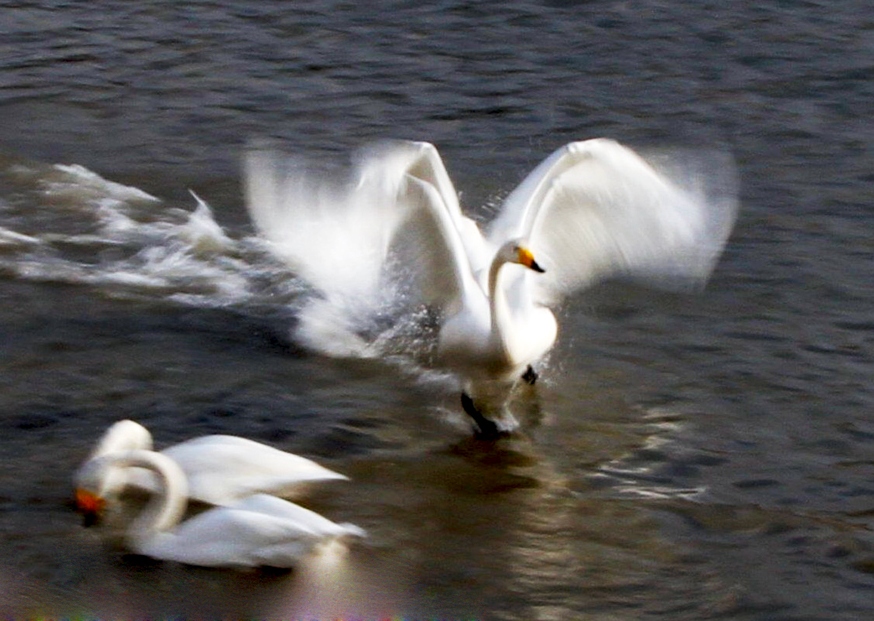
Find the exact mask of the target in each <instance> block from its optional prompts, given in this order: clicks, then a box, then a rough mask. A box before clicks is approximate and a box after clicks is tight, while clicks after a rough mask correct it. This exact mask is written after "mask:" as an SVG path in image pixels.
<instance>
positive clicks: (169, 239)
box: [0, 164, 289, 307]
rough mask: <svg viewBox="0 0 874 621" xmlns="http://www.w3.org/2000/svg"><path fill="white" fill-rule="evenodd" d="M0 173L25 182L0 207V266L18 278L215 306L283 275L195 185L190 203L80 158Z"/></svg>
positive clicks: (240, 299) (248, 295) (237, 300)
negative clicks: (219, 216)
mask: <svg viewBox="0 0 874 621" xmlns="http://www.w3.org/2000/svg"><path fill="white" fill-rule="evenodd" d="M0 174H5V175H8V176H10V177H12V178H13V180H14V181H15V182H16V183H18V184H20V186H21V190H22V191H21V193H20V196H21V199H20V200H21V204H20V205H18V206H7V207H6V208H5V209H0V248H2V249H3V253H2V255H0V268H2V269H3V270H4V271H5V272H6V273H9V274H12V275H13V276H14V277H16V278H22V279H25V280H36V281H41V282H64V283H70V284H83V285H89V286H93V287H96V288H98V289H100V290H101V291H102V292H103V293H104V294H105V295H107V296H111V297H142V296H146V297H155V298H162V299H166V300H168V301H172V302H174V303H181V304H186V305H196V306H207V307H216V306H228V305H236V304H246V303H248V302H250V301H252V300H253V298H257V297H258V296H259V295H260V293H261V292H263V290H264V288H265V281H266V282H267V285H266V286H267V287H269V286H270V283H271V282H274V281H278V280H280V279H287V278H288V276H289V275H288V274H287V272H285V271H284V269H283V268H280V266H278V265H276V264H275V262H271V261H270V260H269V257H268V255H267V254H266V253H265V252H264V250H263V249H262V248H261V245H260V244H259V243H258V242H257V240H253V239H251V238H243V239H232V237H231V236H229V235H228V234H227V233H226V232H225V231H224V230H223V229H222V228H221V226H219V224H218V223H217V222H216V221H215V218H214V216H213V213H212V210H211V209H210V207H209V205H208V204H207V203H206V202H205V201H204V200H202V199H201V198H200V197H198V196H197V195H194V193H192V195H193V198H194V200H195V202H196V207H195V209H194V210H193V211H190V210H188V209H180V208H176V207H171V206H168V205H166V204H165V203H164V202H163V201H161V200H160V199H158V198H157V197H154V196H152V195H151V194H148V193H147V192H144V191H143V190H140V189H139V188H136V187H132V186H127V185H123V184H120V183H117V182H114V181H110V180H107V179H104V178H103V177H101V176H100V175H98V174H96V173H94V172H92V171H90V170H88V169H87V168H84V167H82V166H79V165H55V166H40V165H38V164H36V165H28V166H25V165H21V164H18V165H15V166H13V167H10V168H7V170H5V171H0ZM273 293H275V292H273ZM279 297H280V299H282V300H286V299H287V295H285V296H279Z"/></svg>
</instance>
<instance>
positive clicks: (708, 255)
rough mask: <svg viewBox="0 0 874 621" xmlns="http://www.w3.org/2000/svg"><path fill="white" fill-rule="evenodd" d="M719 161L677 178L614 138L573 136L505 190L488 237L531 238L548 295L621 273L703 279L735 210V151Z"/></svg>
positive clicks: (676, 283)
mask: <svg viewBox="0 0 874 621" xmlns="http://www.w3.org/2000/svg"><path fill="white" fill-rule="evenodd" d="M719 164H720V166H718V167H717V166H714V167H713V168H712V169H710V170H706V171H703V172H704V173H705V174H697V175H696V174H690V172H689V171H680V175H681V176H685V177H686V178H679V176H678V175H676V174H674V175H666V174H663V173H662V172H659V171H657V170H656V169H655V168H654V167H653V166H651V165H650V164H649V163H647V162H646V161H645V160H643V159H642V158H641V157H640V156H638V155H637V154H636V153H635V152H634V151H632V150H630V149H628V148H626V147H623V146H622V145H620V144H618V143H616V142H614V141H612V140H607V139H596V140H587V141H582V142H573V143H570V144H568V145H566V146H564V147H562V148H561V149H559V150H558V151H556V152H555V153H553V154H552V155H551V156H550V157H549V158H547V159H546V160H544V161H543V162H542V163H541V164H540V165H539V166H538V167H537V168H535V169H534V171H533V172H532V173H531V174H530V175H529V176H528V177H527V178H526V179H525V180H524V181H523V182H522V183H521V184H520V185H519V187H517V188H516V190H514V191H513V193H512V194H510V196H508V197H507V200H506V202H505V204H504V207H503V208H502V211H501V214H500V215H499V217H498V218H497V219H496V220H495V221H494V222H493V224H492V226H491V227H490V231H489V239H490V240H491V241H492V242H494V243H499V242H501V241H502V240H506V239H511V238H514V237H527V238H528V239H529V242H530V244H531V247H532V249H533V251H534V253H535V255H536V256H537V260H538V263H540V264H541V265H542V266H543V267H544V268H545V269H546V274H545V275H544V276H545V277H543V278H538V279H537V280H536V281H534V280H533V279H530V280H531V282H532V283H534V282H536V283H537V284H536V285H535V286H537V287H538V289H537V290H536V292H535V298H536V299H537V300H539V301H540V302H541V303H546V304H549V303H553V302H555V301H556V300H557V299H558V298H560V297H561V296H563V295H567V294H568V293H570V292H572V291H574V290H576V289H579V288H582V287H585V286H588V285H591V284H594V283H596V282H598V281H600V280H604V279H606V278H610V277H614V276H628V277H632V278H645V279H648V282H650V283H652V284H657V285H659V286H668V287H688V286H690V285H695V284H701V283H703V282H704V281H706V279H707V277H708V276H709V274H710V272H711V270H712V269H713V267H714V265H715V263H716V260H717V258H718V257H719V254H720V252H721V250H722V247H723V245H724V244H725V241H726V239H727V237H728V235H729V233H730V232H731V228H732V226H733V224H734V219H735V215H736V211H737V202H736V180H735V171H734V167H733V164H732V162H731V159H730V158H728V157H723V158H722V161H721V162H719Z"/></svg>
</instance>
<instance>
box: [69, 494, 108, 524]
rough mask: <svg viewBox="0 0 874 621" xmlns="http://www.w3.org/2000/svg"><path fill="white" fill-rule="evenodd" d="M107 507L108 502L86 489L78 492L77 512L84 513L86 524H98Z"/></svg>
mask: <svg viewBox="0 0 874 621" xmlns="http://www.w3.org/2000/svg"><path fill="white" fill-rule="evenodd" d="M105 507H106V500H104V499H103V498H101V497H100V496H98V495H97V494H94V493H92V492H89V491H88V490H84V489H77V490H76V510H77V511H79V512H80V513H82V515H83V516H84V519H85V523H86V524H93V523H94V522H96V521H97V520H98V519H99V518H100V515H101V514H102V513H103V509H104V508H105Z"/></svg>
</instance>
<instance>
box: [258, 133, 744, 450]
mask: <svg viewBox="0 0 874 621" xmlns="http://www.w3.org/2000/svg"><path fill="white" fill-rule="evenodd" d="M278 170H279V167H278V165H277V161H276V158H275V157H274V156H272V155H271V154H268V153H264V152H253V153H251V154H250V156H249V158H248V160H247V178H246V181H247V194H248V203H247V204H248V208H249V211H250V213H251V215H252V218H253V221H254V223H255V225H256V227H257V228H258V230H259V231H260V232H261V234H262V235H263V236H264V237H266V238H267V239H268V240H270V241H271V242H273V243H274V246H275V247H276V248H277V249H278V251H279V253H280V254H281V255H282V256H284V257H285V258H286V259H287V260H288V261H289V263H290V265H292V266H293V267H295V268H298V271H299V273H300V274H301V275H302V276H303V277H304V278H307V274H308V269H309V268H310V267H311V266H312V265H313V263H314V261H313V260H312V258H311V257H309V258H308V257H307V256H306V253H302V252H298V251H296V250H299V248H298V243H297V242H299V241H301V233H300V232H299V231H300V230H301V226H300V225H301V223H302V222H306V223H307V226H308V227H309V228H308V230H307V235H313V234H314V231H313V229H312V227H311V225H312V222H313V221H312V220H311V215H312V214H308V213H306V209H307V206H308V205H309V204H310V203H309V201H307V200H294V197H297V199H300V198H301V197H302V193H301V192H300V190H299V182H298V181H297V180H295V179H294V178H291V177H289V176H284V175H283V174H281V173H279V172H277V171H278ZM673 173H674V174H666V173H665V172H663V171H661V170H660V169H658V168H656V167H654V166H653V165H652V164H651V163H650V162H648V161H647V160H645V159H644V158H642V157H641V156H640V155H638V154H637V153H635V152H634V151H633V150H631V149H629V148H627V147H625V146H622V145H620V144H619V143H617V142H615V141H613V140H609V139H593V140H586V141H580V142H572V143H570V144H567V145H565V146H564V147H562V148H560V149H558V150H557V151H555V152H554V153H553V154H552V155H550V156H549V157H548V158H547V159H546V160H544V161H543V162H542V163H541V164H540V165H539V166H537V167H536V168H535V169H534V170H533V171H532V172H531V173H530V174H529V175H528V176H527V177H526V178H525V179H524V180H523V181H522V183H521V184H520V185H519V186H518V187H517V188H516V189H515V190H514V191H513V192H512V193H511V194H510V195H509V196H508V197H507V198H506V200H505V201H504V203H503V205H502V206H501V208H500V210H499V211H498V214H497V217H496V218H495V219H494V220H493V221H492V222H491V223H490V224H489V225H488V226H487V227H486V228H485V233H483V232H481V231H480V228H479V226H478V224H477V223H476V222H475V221H474V220H472V219H471V218H469V217H467V216H465V215H464V214H463V212H462V210H461V207H460V205H459V200H458V195H457V193H456V191H455V188H454V187H453V184H452V182H451V180H450V178H449V175H448V173H447V172H446V169H445V167H444V165H443V162H442V160H441V158H440V156H439V154H438V152H437V150H436V149H435V148H434V146H433V145H431V144H428V143H422V142H397V143H386V144H383V145H380V146H378V147H374V148H371V149H370V150H369V151H367V152H366V155H365V156H364V157H363V158H361V160H360V162H359V166H358V175H357V179H356V183H355V184H353V186H352V187H350V191H348V192H347V193H346V194H342V193H341V194H342V199H340V200H339V201H338V203H342V204H343V205H345V207H344V209H346V210H347V212H348V213H350V214H351V213H355V214H358V217H359V218H361V220H362V222H364V221H367V222H368V224H367V226H362V227H358V228H349V229H346V228H344V229H342V231H343V233H342V234H343V235H345V237H347V238H348V237H350V236H351V235H350V233H353V232H354V237H355V240H354V241H355V243H356V244H358V245H359V246H360V247H361V248H366V249H367V252H368V253H370V255H371V256H372V257H374V256H375V257H376V259H375V260H373V259H371V260H370V261H368V262H366V264H367V265H371V266H373V267H374V269H373V270H371V271H370V272H369V281H368V282H371V283H378V282H379V270H380V269H382V268H383V267H384V266H385V265H386V264H388V263H389V262H390V261H394V263H395V264H400V265H403V266H404V269H405V270H406V272H407V273H409V274H412V281H413V282H414V283H415V290H416V292H417V294H418V296H419V297H420V298H421V299H422V301H423V302H424V303H426V304H427V305H429V306H430V307H431V308H435V309H437V311H438V313H439V316H440V328H439V336H438V348H437V350H438V360H439V362H440V363H441V364H442V365H444V366H446V367H447V368H449V369H451V370H453V371H454V372H455V373H457V374H458V376H459V377H460V378H461V380H462V383H463V389H462V390H463V392H462V404H463V407H464V409H465V411H466V412H467V413H468V414H469V415H470V416H471V417H472V418H473V419H474V421H475V422H476V424H477V427H478V428H479V433H481V434H482V435H486V436H494V435H496V434H498V433H500V432H502V431H505V430H507V428H509V427H512V425H513V424H514V422H513V419H512V417H511V416H507V415H506V412H505V407H504V406H505V402H506V398H507V395H508V394H509V392H510V391H509V388H510V387H512V385H513V384H514V383H516V382H518V381H519V380H520V378H524V379H525V380H526V381H528V382H529V383H533V382H534V381H535V380H536V378H537V371H536V368H535V365H536V363H537V362H538V361H539V360H540V359H541V358H542V357H543V356H544V354H546V353H547V352H548V351H549V350H550V349H551V347H552V346H553V344H554V343H555V340H556V336H557V333H558V326H557V322H556V319H555V316H554V315H553V313H552V311H551V310H550V309H551V308H552V307H554V306H555V305H556V304H557V303H558V302H560V301H561V300H562V299H563V298H564V297H566V296H568V295H570V294H571V293H573V292H575V291H578V290H580V289H583V288H585V287H588V286H591V285H593V284H595V283H597V282H599V281H602V280H605V279H609V278H611V277H631V278H637V279H643V280H644V281H645V282H649V283H651V284H655V285H659V286H671V287H677V286H683V287H688V286H690V285H701V284H703V283H704V282H705V281H706V280H707V278H708V277H709V275H710V273H711V271H712V269H713V267H714V265H715V263H716V261H717V259H718V257H719V255H720V253H721V251H722V248H723V246H724V244H725V242H726V239H727V238H728V235H729V233H730V232H731V229H732V226H733V223H734V219H735V216H736V210H737V205H736V192H735V184H734V168H733V166H732V164H731V160H730V158H722V160H721V164H720V166H718V167H711V168H710V169H708V170H707V171H706V173H707V174H706V175H702V174H700V173H699V174H695V175H692V174H688V173H687V174H685V178H682V179H680V175H678V173H677V171H676V170H674V171H673ZM678 180H679V181H678ZM295 188H298V189H297V190H295ZM334 198H335V199H336V198H337V197H336V196H335V197H334ZM368 218H369V220H368ZM304 228H307V227H304ZM323 229H324V230H323V231H321V232H323V233H324V234H325V237H323V238H322V239H321V243H322V244H323V247H328V248H331V247H336V243H337V242H335V241H334V238H332V237H331V236H332V235H337V234H338V231H336V230H334V231H330V230H328V227H323ZM332 265H333V267H332V269H334V270H336V269H339V270H343V269H344V267H343V266H342V265H340V266H337V265H336V263H334V264H332ZM350 269H353V268H350ZM354 269H356V270H360V269H361V267H360V265H356V266H355V267H354ZM362 276H363V274H361V273H359V274H358V276H357V277H356V278H355V279H354V280H355V282H356V283H357V285H356V286H361V283H362V282H363V281H365V280H367V278H364V279H362ZM313 281H314V282H313V284H315V286H316V287H317V288H318V287H319V282H318V279H317V278H316V279H313ZM365 288H366V289H368V290H372V291H376V288H375V287H374V285H373V284H369V285H365Z"/></svg>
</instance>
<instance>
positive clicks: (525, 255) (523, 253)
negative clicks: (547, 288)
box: [518, 246, 546, 274]
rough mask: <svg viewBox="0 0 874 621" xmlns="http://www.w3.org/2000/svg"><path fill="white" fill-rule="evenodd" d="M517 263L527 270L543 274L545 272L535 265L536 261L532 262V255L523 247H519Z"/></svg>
mask: <svg viewBox="0 0 874 621" xmlns="http://www.w3.org/2000/svg"><path fill="white" fill-rule="evenodd" d="M518 253H519V263H520V264H522V265H524V266H525V267H527V268H528V269H532V270H534V271H535V272H538V273H540V274H543V273H544V272H545V271H546V270H545V269H543V268H542V267H540V266H539V265H538V264H537V261H535V260H534V253H532V252H531V251H530V250H528V248H526V247H524V246H519V250H518Z"/></svg>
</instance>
